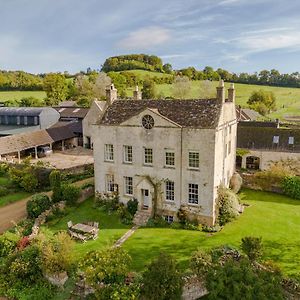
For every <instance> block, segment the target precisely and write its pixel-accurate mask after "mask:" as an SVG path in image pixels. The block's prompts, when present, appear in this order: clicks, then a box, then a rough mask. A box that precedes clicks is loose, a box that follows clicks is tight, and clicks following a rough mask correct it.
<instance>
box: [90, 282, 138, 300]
mask: <svg viewBox="0 0 300 300" xmlns="http://www.w3.org/2000/svg"><path fill="white" fill-rule="evenodd" d="M139 291H140V290H139V285H138V284H135V283H134V284H129V285H125V284H118V283H112V284H109V285H105V286H103V287H102V288H101V289H98V290H97V291H96V293H95V295H96V299H98V300H110V299H111V300H121V299H126V300H135V299H139Z"/></svg>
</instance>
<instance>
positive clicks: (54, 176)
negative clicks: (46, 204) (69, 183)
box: [49, 170, 62, 203]
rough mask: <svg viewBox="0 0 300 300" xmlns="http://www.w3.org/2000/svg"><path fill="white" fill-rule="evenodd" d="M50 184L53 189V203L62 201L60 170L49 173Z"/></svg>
mask: <svg viewBox="0 0 300 300" xmlns="http://www.w3.org/2000/svg"><path fill="white" fill-rule="evenodd" d="M49 180H50V186H51V189H52V201H53V203H56V202H59V201H61V198H62V190H61V174H60V172H59V171H58V170H53V171H51V173H50V175H49Z"/></svg>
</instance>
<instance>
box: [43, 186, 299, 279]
mask: <svg viewBox="0 0 300 300" xmlns="http://www.w3.org/2000/svg"><path fill="white" fill-rule="evenodd" d="M242 196H243V202H244V203H247V204H249V205H250V206H249V207H247V208H246V209H245V212H244V213H243V214H242V215H241V216H240V217H239V219H238V220H236V221H234V222H232V223H230V224H228V225H226V226H225V228H224V229H223V230H222V231H221V232H218V233H215V234H212V235H211V234H207V233H204V232H199V231H189V230H179V229H171V228H140V229H138V230H137V231H136V232H135V233H134V235H133V236H132V237H130V238H129V239H128V240H127V241H126V242H125V244H124V245H123V247H124V248H125V249H126V250H127V251H128V252H129V253H130V255H131V256H132V258H133V265H132V268H133V270H137V271H140V270H143V269H144V267H145V265H146V264H147V263H149V262H150V260H151V259H152V258H154V257H156V256H157V255H158V254H159V253H160V252H161V251H165V252H167V253H170V254H172V255H174V256H175V257H176V258H177V259H178V261H179V262H180V265H181V267H182V268H183V269H185V268H187V267H188V261H189V258H190V256H191V253H192V252H193V251H195V250H196V249H198V248H203V249H210V248H213V247H217V246H220V245H224V244H227V245H232V246H235V247H239V245H240V241H241V238H242V237H244V236H249V235H251V236H261V237H262V238H263V243H264V246H265V252H264V259H265V260H273V261H275V262H276V264H278V265H279V266H280V267H281V268H282V270H283V271H284V272H285V274H287V275H293V276H296V275H297V274H298V275H300V256H299V253H300V201H299V200H298V201H297V200H293V199H290V198H288V197H285V196H282V195H277V194H273V193H267V192H258V191H251V190H245V191H243V193H242ZM68 221H72V222H73V223H78V222H84V221H97V222H99V223H100V224H99V227H100V232H99V238H98V240H96V241H88V242H87V243H81V242H76V246H75V256H76V258H77V259H79V258H80V257H82V256H83V255H84V254H85V253H87V252H88V251H91V250H96V249H102V248H103V247H107V246H111V245H113V243H114V242H115V241H116V240H117V239H118V238H119V237H121V236H122V235H123V234H124V233H125V232H126V231H127V230H128V228H129V226H125V225H123V224H121V223H120V221H119V219H118V217H117V216H116V215H115V214H112V215H107V214H106V213H105V212H104V211H102V210H99V209H95V208H94V207H93V199H89V200H87V201H85V202H84V203H82V204H81V205H80V206H79V207H78V208H71V209H70V210H69V212H68V214H67V215H65V216H64V217H62V218H60V219H56V220H54V221H51V222H49V223H47V224H46V225H44V227H43V231H44V232H46V233H51V234H52V233H55V232H57V231H59V230H66V229H67V222H68Z"/></svg>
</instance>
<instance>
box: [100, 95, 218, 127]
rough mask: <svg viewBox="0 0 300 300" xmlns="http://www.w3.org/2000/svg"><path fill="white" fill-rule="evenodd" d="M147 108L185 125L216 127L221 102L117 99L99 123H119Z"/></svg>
mask: <svg viewBox="0 0 300 300" xmlns="http://www.w3.org/2000/svg"><path fill="white" fill-rule="evenodd" d="M147 108H150V109H157V110H158V113H160V114H161V115H163V116H164V117H166V118H168V119H170V120H171V121H173V122H175V123H177V124H179V125H180V126H183V127H192V128H215V127H216V126H217V124H218V118H219V115H220V111H221V104H220V103H219V102H218V101H217V100H216V99H203V100H201V99H196V100H117V101H114V102H113V104H112V105H111V106H109V107H108V108H107V110H106V112H105V114H104V116H103V117H102V119H101V120H100V122H99V123H100V124H103V125H118V124H121V123H122V122H124V121H126V120H128V119H130V118H131V117H133V116H135V115H137V114H139V113H140V112H142V111H143V110H145V109H147Z"/></svg>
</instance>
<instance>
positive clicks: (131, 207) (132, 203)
mask: <svg viewBox="0 0 300 300" xmlns="http://www.w3.org/2000/svg"><path fill="white" fill-rule="evenodd" d="M138 205H139V202H138V200H137V199H135V198H134V199H130V200H129V201H128V202H127V210H128V212H129V213H130V214H131V215H132V216H134V215H135V213H136V212H137V210H138Z"/></svg>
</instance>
